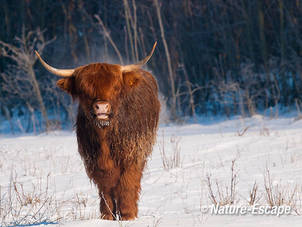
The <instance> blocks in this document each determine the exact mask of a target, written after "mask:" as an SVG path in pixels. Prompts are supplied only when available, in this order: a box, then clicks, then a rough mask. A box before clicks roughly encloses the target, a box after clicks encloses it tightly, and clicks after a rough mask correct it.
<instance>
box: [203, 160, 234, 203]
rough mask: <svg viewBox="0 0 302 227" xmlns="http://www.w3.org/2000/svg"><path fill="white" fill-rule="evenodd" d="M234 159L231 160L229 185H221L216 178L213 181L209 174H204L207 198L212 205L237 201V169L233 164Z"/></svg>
mask: <svg viewBox="0 0 302 227" xmlns="http://www.w3.org/2000/svg"><path fill="white" fill-rule="evenodd" d="M235 162H236V159H234V160H232V165H231V179H230V182H229V185H225V186H222V185H221V184H219V182H218V180H217V179H216V180H215V183H214V184H213V181H212V179H211V175H209V174H208V175H207V176H206V182H207V186H208V190H209V198H210V200H211V202H212V203H213V204H214V205H220V206H225V205H232V204H235V203H236V202H237V198H236V197H237V188H236V186H237V184H238V170H236V169H235V168H236V166H235Z"/></svg>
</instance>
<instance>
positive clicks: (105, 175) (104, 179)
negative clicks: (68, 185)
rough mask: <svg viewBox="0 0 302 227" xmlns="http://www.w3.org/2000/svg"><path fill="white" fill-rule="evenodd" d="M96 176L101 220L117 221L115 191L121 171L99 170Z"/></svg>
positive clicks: (116, 169) (115, 169)
mask: <svg viewBox="0 0 302 227" xmlns="http://www.w3.org/2000/svg"><path fill="white" fill-rule="evenodd" d="M95 176H96V178H95V179H94V181H95V183H96V184H97V186H98V190H99V197H100V212H101V218H102V219H107V220H115V219H116V202H115V198H114V191H113V189H114V188H115V187H116V185H117V183H118V181H119V178H120V170H119V169H118V168H114V169H112V170H110V171H108V170H98V171H97V174H96V175H95Z"/></svg>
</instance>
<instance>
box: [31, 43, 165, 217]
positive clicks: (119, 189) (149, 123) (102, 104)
mask: <svg viewBox="0 0 302 227" xmlns="http://www.w3.org/2000/svg"><path fill="white" fill-rule="evenodd" d="M155 46H156V43H155V44H154V46H153V49H152V51H151V53H150V55H149V56H147V57H146V58H145V59H144V60H142V61H140V62H139V63H137V64H133V65H126V66H121V65H115V64H107V63H93V64H89V65H84V66H80V67H78V68H75V69H56V68H53V67H51V66H50V65H48V64H47V63H46V62H45V61H43V59H42V58H41V57H40V55H39V54H38V53H37V52H36V54H37V56H38V58H39V60H40V61H41V63H42V64H43V66H44V67H45V68H46V69H47V70H48V71H50V72H51V73H53V74H55V75H58V76H62V77H64V78H62V79H60V80H58V81H57V85H58V86H59V87H60V88H61V89H63V90H64V91H65V92H67V93H68V94H70V95H71V96H72V97H73V98H74V99H76V100H78V101H79V107H78V115H77V121H76V134H77V141H78V151H79V153H80V155H81V158H82V160H83V162H84V165H85V168H86V172H87V175H88V177H89V178H90V179H91V180H92V181H93V182H94V183H95V184H96V186H97V187H98V191H99V197H100V212H101V218H103V219H109V220H116V219H120V220H131V219H134V218H136V217H137V213H138V208H137V202H138V199H139V192H140V189H141V186H140V181H141V177H142V174H143V169H144V167H145V164H146V160H147V157H148V156H149V155H150V154H151V152H152V146H153V144H154V143H155V138H156V131H157V126H158V118H159V111H160V103H159V100H158V87H157V82H156V80H155V78H154V77H153V76H152V75H151V74H150V73H149V72H147V71H145V70H143V69H141V67H142V66H143V65H144V64H145V63H146V62H147V61H148V60H149V59H150V58H151V56H152V54H153V52H154V49H155Z"/></svg>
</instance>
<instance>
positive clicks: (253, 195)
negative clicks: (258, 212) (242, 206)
mask: <svg viewBox="0 0 302 227" xmlns="http://www.w3.org/2000/svg"><path fill="white" fill-rule="evenodd" d="M249 195H250V198H249V205H250V206H253V205H255V204H257V203H258V202H259V201H260V199H261V196H259V195H258V184H257V182H256V181H255V183H254V185H253V188H252V189H251V190H250V194H249Z"/></svg>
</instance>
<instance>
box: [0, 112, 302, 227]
mask: <svg viewBox="0 0 302 227" xmlns="http://www.w3.org/2000/svg"><path fill="white" fill-rule="evenodd" d="M202 122H204V121H202ZM0 138H1V139H0V198H1V200H0V218H1V219H2V221H1V224H0V225H2V226H5V225H7V224H9V223H11V225H12V223H15V224H18V223H21V224H22V223H23V224H24V223H40V222H44V223H45V224H46V223H58V224H54V225H50V226H55V225H63V226H171V227H172V226H173V227H174V226H275V227H278V226H301V223H302V218H301V216H300V215H298V214H299V213H300V212H301V211H302V209H301V202H302V120H295V118H294V117H284V118H282V117H280V118H278V119H268V118H264V117H263V116H261V115H256V116H254V117H253V118H246V119H241V118H240V117H236V118H233V119H231V120H225V121H212V122H211V123H208V124H206V123H191V124H186V125H182V126H175V125H173V126H162V127H160V129H159V131H158V138H157V144H156V145H155V146H154V151H153V154H152V157H151V158H150V160H149V162H148V165H147V168H146V169H145V172H144V177H143V179H142V192H141V197H140V202H139V217H138V219H137V220H135V221H132V222H112V221H104V220H100V219H98V215H99V213H98V204H99V199H98V195H97V191H96V189H95V187H94V185H93V184H91V183H90V182H89V180H88V178H87V176H86V173H85V170H84V167H83V164H82V161H81V159H80V156H79V154H78V153H77V144H76V138H75V134H74V133H72V132H63V131H56V132H52V133H50V134H48V135H46V134H42V135H37V136H32V135H31V136H29V135H25V136H18V137H12V136H7V135H5V136H2V137H0ZM232 163H233V172H232V170H231V167H232ZM164 166H165V167H164ZM232 176H233V182H234V184H232ZM209 182H210V183H211V189H212V191H213V196H214V199H215V200H216V202H218V203H221V204H224V205H226V206H228V205H232V206H234V207H252V205H251V204H252V202H251V201H250V191H251V190H252V188H253V185H254V184H255V185H256V186H257V193H256V196H255V197H256V198H255V200H256V202H255V203H257V204H260V205H268V204H270V203H271V204H272V203H273V204H276V205H280V204H283V205H290V207H291V209H292V212H291V214H290V215H281V216H279V217H277V216H276V215H260V214H259V215H257V214H251V213H250V212H248V214H246V215H240V214H239V215H238V214H237V215H218V214H211V212H210V211H211V210H207V208H208V207H211V205H212V204H213V198H212V199H211V198H210V194H211V193H210V192H211V190H210V187H209ZM232 185H233V187H232ZM231 188H233V190H231ZM268 195H272V198H271V199H270V200H271V202H270V201H269V199H268ZM231 203H233V204H231Z"/></svg>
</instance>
